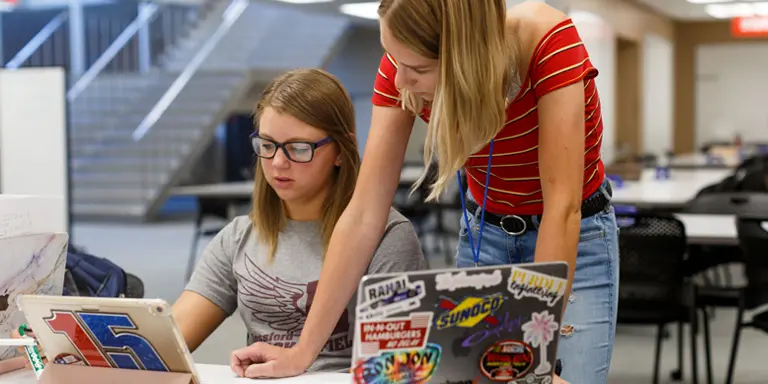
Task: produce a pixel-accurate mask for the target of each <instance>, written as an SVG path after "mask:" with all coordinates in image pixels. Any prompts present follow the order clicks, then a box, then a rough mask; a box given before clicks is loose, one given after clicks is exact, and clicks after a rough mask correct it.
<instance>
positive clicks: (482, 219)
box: [456, 140, 493, 267]
mask: <svg viewBox="0 0 768 384" xmlns="http://www.w3.org/2000/svg"><path fill="white" fill-rule="evenodd" d="M492 158H493V140H491V145H490V147H489V148H488V169H487V172H485V189H484V190H483V205H482V206H481V209H480V232H478V234H477V237H478V239H477V248H475V242H474V241H473V240H472V228H471V227H470V226H469V217H468V216H467V207H466V206H465V205H466V204H465V202H464V187H463V186H462V185H461V171H456V178H457V179H458V180H459V195H460V197H461V210H462V211H463V212H464V224H465V225H466V226H467V236H469V249H470V250H472V256H473V257H474V259H475V267H477V264H478V263H479V262H480V243H482V242H483V228H485V206H486V204H487V202H488V183H489V182H490V181H491V159H492ZM467 185H469V180H467Z"/></svg>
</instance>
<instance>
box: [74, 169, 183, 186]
mask: <svg viewBox="0 0 768 384" xmlns="http://www.w3.org/2000/svg"><path fill="white" fill-rule="evenodd" d="M167 180H168V175H166V174H165V173H146V172H140V171H136V170H134V172H120V173H116V172H104V171H91V170H85V171H75V170H73V171H72V185H73V188H77V187H79V186H83V187H88V186H90V187H103V186H114V187H123V188H125V187H129V188H130V187H136V186H137V185H141V186H144V185H146V186H150V185H160V184H163V183H165V182H166V181H167Z"/></svg>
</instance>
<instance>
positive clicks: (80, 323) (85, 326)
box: [44, 310, 169, 372]
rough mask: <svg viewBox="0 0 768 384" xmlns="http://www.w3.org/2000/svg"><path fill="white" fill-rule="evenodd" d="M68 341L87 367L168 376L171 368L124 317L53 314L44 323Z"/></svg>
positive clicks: (104, 314)
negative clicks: (150, 372)
mask: <svg viewBox="0 0 768 384" xmlns="http://www.w3.org/2000/svg"><path fill="white" fill-rule="evenodd" d="M44 320H45V322H46V324H48V326H49V327H50V328H51V330H52V331H53V332H54V333H57V334H60V335H61V336H62V337H66V338H67V339H68V340H69V341H70V342H71V343H72V346H73V347H74V348H75V349H76V350H77V352H78V353H79V354H80V357H81V358H82V360H83V361H84V362H85V364H86V365H89V366H92V367H114V368H123V369H143V370H149V371H163V372H168V371H169V369H168V366H167V364H166V363H165V362H164V361H163V359H162V358H161V357H160V355H159V354H158V352H157V350H156V349H155V348H154V347H153V346H152V344H151V343H150V342H149V340H147V339H146V338H145V337H144V336H142V335H139V334H137V333H135V332H136V331H137V330H138V328H137V327H136V326H135V325H134V323H133V321H132V320H131V318H130V316H128V315H127V314H125V313H90V312H80V311H75V312H73V311H60V310H54V311H51V317H48V318H46V319H44Z"/></svg>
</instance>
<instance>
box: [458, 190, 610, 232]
mask: <svg viewBox="0 0 768 384" xmlns="http://www.w3.org/2000/svg"><path fill="white" fill-rule="evenodd" d="M606 191H607V192H608V195H609V196H610V195H613V191H612V190H611V185H610V184H607V186H606ZM609 203H610V199H609V198H608V197H606V196H605V195H604V194H603V193H602V192H599V191H598V192H597V193H595V194H593V195H592V196H590V197H589V198H587V199H586V200H584V201H582V202H581V217H582V218H587V217H590V216H593V215H596V214H598V213H599V212H601V211H603V210H604V209H605V207H607V206H608V204H609ZM466 205H467V211H468V212H467V214H470V215H474V214H475V213H476V212H478V210H477V209H478V208H480V205H478V204H477V203H476V202H474V201H473V200H470V199H467V201H466ZM534 217H536V218H537V219H538V221H539V222H541V215H498V214H495V213H491V212H488V211H486V212H485V222H486V224H491V225H495V226H497V227H500V228H501V229H503V230H504V232H506V233H508V234H510V235H522V234H523V233H525V232H526V231H527V230H528V229H530V228H535V225H534V224H533V218H534ZM478 218H479V217H478Z"/></svg>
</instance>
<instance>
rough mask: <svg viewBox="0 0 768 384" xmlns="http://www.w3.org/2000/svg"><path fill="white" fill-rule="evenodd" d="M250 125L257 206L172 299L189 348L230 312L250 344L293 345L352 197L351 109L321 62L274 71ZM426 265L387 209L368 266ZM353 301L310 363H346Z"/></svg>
mask: <svg viewBox="0 0 768 384" xmlns="http://www.w3.org/2000/svg"><path fill="white" fill-rule="evenodd" d="M255 125H256V131H255V132H254V133H253V134H252V135H251V138H250V139H251V142H252V143H253V148H254V150H255V152H256V155H257V156H258V157H259V159H258V162H257V163H258V164H257V169H256V177H255V179H256V180H255V185H254V191H253V209H252V211H251V213H250V215H248V216H241V217H237V218H235V219H234V220H233V221H232V222H231V223H229V225H227V226H226V227H225V228H224V229H223V230H222V231H221V232H220V233H219V234H218V235H217V236H216V237H215V238H214V239H213V241H211V243H210V244H209V245H208V247H207V248H206V249H205V251H204V253H203V256H202V259H201V260H200V262H199V263H198V265H197V266H196V269H195V272H194V274H193V275H192V278H191V280H190V282H189V284H188V285H187V287H186V289H185V291H184V292H183V293H182V294H181V297H179V299H178V300H177V301H176V303H175V304H174V305H173V315H174V318H175V319H176V322H177V323H178V325H179V327H180V329H181V333H182V334H183V336H184V339H185V340H186V342H187V345H188V346H189V349H190V350H195V349H196V348H197V347H198V346H199V345H200V344H201V343H202V342H203V341H204V340H205V339H206V338H207V337H208V336H209V335H210V334H211V333H212V332H213V331H214V330H215V329H216V328H217V327H218V326H219V324H221V323H222V321H224V319H226V318H227V317H228V316H230V315H232V314H233V313H234V312H235V310H238V311H239V312H240V316H241V317H242V318H243V321H244V322H245V325H246V327H247V329H248V343H249V344H251V343H254V342H264V343H268V344H272V345H276V346H283V347H289V346H292V345H293V344H295V343H296V342H297V341H298V340H299V334H300V333H301V330H302V328H303V327H304V321H305V319H306V316H307V313H308V312H309V309H310V307H311V306H312V301H313V298H314V293H315V289H316V287H317V282H318V280H319V278H320V269H321V268H322V266H323V256H324V252H325V248H326V246H327V245H328V241H329V239H330V238H331V233H332V232H333V228H334V226H335V224H336V221H337V220H338V218H339V216H340V215H341V213H342V212H343V211H344V208H345V207H346V206H347V204H348V203H349V200H350V199H351V198H352V192H353V190H354V187H355V182H356V179H357V173H358V168H359V167H360V157H359V154H358V151H357V142H356V140H355V116H354V109H353V106H352V101H351V100H350V98H349V96H348V94H347V92H346V91H345V90H344V88H343V87H342V85H341V84H340V83H339V81H338V80H337V79H336V78H335V77H333V76H332V75H330V74H329V73H327V72H324V71H322V70H317V69H300V70H294V71H290V72H288V73H285V74H284V75H282V76H280V77H278V78H277V79H275V80H274V81H272V83H271V84H269V85H268V86H267V88H266V90H265V91H264V94H263V95H262V98H261V100H260V101H259V103H258V105H257V106H256V111H255ZM425 267H426V263H425V261H424V256H423V255H422V253H421V247H420V245H419V241H418V238H417V237H416V234H415V233H414V231H413V228H412V226H411V224H410V222H409V221H408V220H407V219H406V218H405V217H403V216H402V215H400V214H399V213H397V212H396V211H395V210H391V211H390V214H389V220H388V223H387V226H386V233H385V235H384V237H383V239H382V240H381V242H380V243H379V245H378V248H377V250H376V253H375V255H374V257H373V260H372V261H371V263H370V264H369V266H368V270H367V272H368V273H369V274H373V273H385V272H404V271H413V270H419V269H424V268H425ZM354 303H355V299H353V300H352V301H350V303H349V305H348V307H347V310H346V311H345V313H344V314H343V315H342V317H341V319H339V321H338V323H337V325H336V328H335V329H334V331H333V333H332V334H331V337H330V339H329V340H328V342H327V344H326V345H325V348H324V349H323V351H322V352H321V353H320V355H319V356H318V358H317V360H316V361H315V363H314V364H313V365H312V367H310V370H340V369H348V368H349V366H350V358H351V350H352V341H353V340H354V338H353V330H354V329H353V327H354V324H355V321H354V313H355V311H354ZM243 336H244V337H245V335H243ZM244 373H245V372H244Z"/></svg>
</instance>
